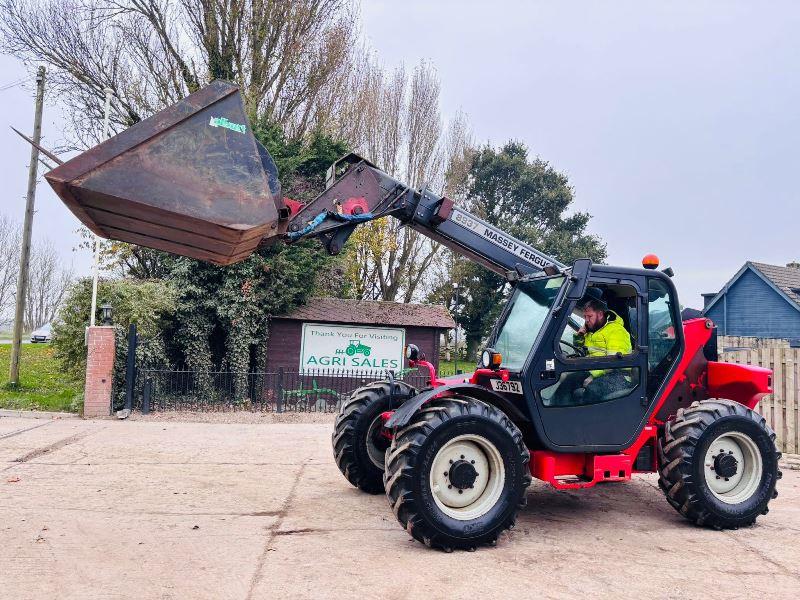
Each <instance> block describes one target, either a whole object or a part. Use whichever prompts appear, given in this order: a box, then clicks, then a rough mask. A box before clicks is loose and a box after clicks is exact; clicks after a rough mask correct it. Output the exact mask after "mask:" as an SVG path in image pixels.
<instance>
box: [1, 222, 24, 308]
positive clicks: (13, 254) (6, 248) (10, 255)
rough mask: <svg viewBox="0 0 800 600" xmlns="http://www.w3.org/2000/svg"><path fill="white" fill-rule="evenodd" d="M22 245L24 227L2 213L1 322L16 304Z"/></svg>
mask: <svg viewBox="0 0 800 600" xmlns="http://www.w3.org/2000/svg"><path fill="white" fill-rule="evenodd" d="M21 246H22V227H21V226H20V224H19V223H17V222H16V221H13V220H12V219H11V218H9V217H7V216H6V215H3V214H0V322H5V321H6V319H7V318H8V317H9V316H10V310H11V307H12V306H13V304H14V297H15V292H16V286H17V273H18V272H19V250H20V247H21Z"/></svg>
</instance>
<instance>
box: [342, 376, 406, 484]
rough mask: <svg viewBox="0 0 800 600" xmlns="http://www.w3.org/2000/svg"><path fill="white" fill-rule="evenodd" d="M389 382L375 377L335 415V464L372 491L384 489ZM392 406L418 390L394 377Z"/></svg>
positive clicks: (356, 392)
mask: <svg viewBox="0 0 800 600" xmlns="http://www.w3.org/2000/svg"><path fill="white" fill-rule="evenodd" d="M389 385H390V384H389V382H388V381H376V382H374V383H370V384H369V385H365V386H364V387H360V388H358V389H357V390H355V391H354V392H353V393H352V394H351V395H350V398H348V399H347V400H346V401H345V402H344V404H342V408H341V410H340V411H339V414H338V416H337V417H336V423H335V425H334V428H333V436H332V438H331V439H332V442H333V455H334V458H335V459H336V466H338V467H339V470H340V471H341V472H342V474H344V476H345V477H346V478H347V481H349V482H350V483H352V484H353V485H354V486H356V487H357V488H358V489H360V490H363V491H365V492H367V493H369V494H380V493H381V492H383V465H384V460H385V455H386V450H387V449H388V448H389V444H391V441H390V440H389V439H388V438H384V437H382V436H381V435H380V433H381V428H382V426H383V423H382V421H381V419H380V416H381V413H383V412H386V411H387V410H389V409H390V406H389V404H390V397H389V392H390V389H389ZM395 386H396V387H395V392H394V396H393V397H392V398H391V401H392V407H393V408H397V407H398V406H399V405H400V404H402V403H403V402H405V401H406V400H408V399H409V398H411V397H413V396H416V395H417V390H415V389H414V388H413V387H411V386H410V385H408V384H407V383H404V382H402V381H395Z"/></svg>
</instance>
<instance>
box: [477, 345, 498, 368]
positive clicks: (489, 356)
mask: <svg viewBox="0 0 800 600" xmlns="http://www.w3.org/2000/svg"><path fill="white" fill-rule="evenodd" d="M501 362H503V355H502V354H500V353H499V352H495V350H494V348H487V349H486V350H484V351H483V354H481V365H482V366H483V368H484V369H499V368H500V363H501Z"/></svg>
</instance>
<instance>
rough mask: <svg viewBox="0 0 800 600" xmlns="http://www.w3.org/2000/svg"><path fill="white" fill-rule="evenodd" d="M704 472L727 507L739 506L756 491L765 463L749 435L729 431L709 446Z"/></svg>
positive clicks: (708, 482) (713, 492)
mask: <svg viewBox="0 0 800 600" xmlns="http://www.w3.org/2000/svg"><path fill="white" fill-rule="evenodd" d="M703 469H704V471H703V472H704V474H705V478H706V483H707V484H708V489H710V490H711V493H712V494H714V496H716V497H717V498H718V499H719V500H721V501H722V502H724V503H726V504H739V503H740V502H744V501H745V500H748V499H749V498H750V497H751V496H752V495H753V494H754V493H755V492H756V491H757V490H758V487H759V484H760V483H761V475H762V474H763V472H764V464H763V461H762V460H761V453H760V452H759V451H758V446H756V443H755V442H754V441H753V440H752V438H750V436H748V435H745V434H744V433H741V432H739V431H729V432H727V433H723V434H722V435H720V436H719V437H718V438H716V439H715V440H714V441H713V442H712V443H711V445H710V446H709V448H708V451H707V452H706V456H705V463H704V467H703Z"/></svg>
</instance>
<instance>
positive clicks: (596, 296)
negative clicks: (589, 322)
mask: <svg viewBox="0 0 800 600" xmlns="http://www.w3.org/2000/svg"><path fill="white" fill-rule="evenodd" d="M592 300H594V301H595V302H599V303H600V304H602V305H603V308H608V305H607V304H606V301H605V299H604V298H603V290H601V289H600V288H598V287H588V288H586V292H585V293H584V294H583V298H581V299H580V302H578V306H580V307H581V308H583V307H584V306H586V304H588V303H589V302H590V301H592Z"/></svg>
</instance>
